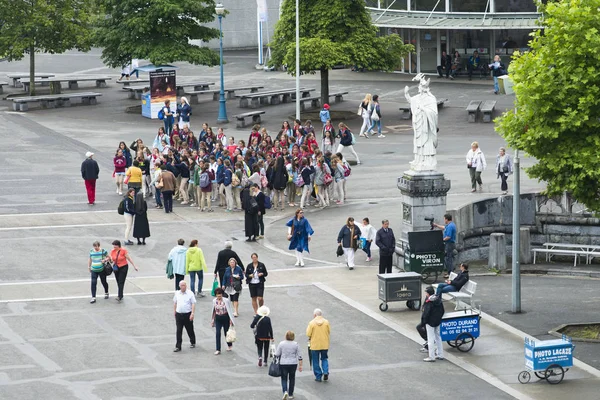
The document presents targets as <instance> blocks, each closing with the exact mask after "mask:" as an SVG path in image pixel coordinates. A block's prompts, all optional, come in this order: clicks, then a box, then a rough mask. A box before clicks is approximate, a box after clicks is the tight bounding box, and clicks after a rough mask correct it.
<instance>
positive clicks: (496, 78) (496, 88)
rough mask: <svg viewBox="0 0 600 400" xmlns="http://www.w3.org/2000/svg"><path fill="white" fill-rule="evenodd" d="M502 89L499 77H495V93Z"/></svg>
mask: <svg viewBox="0 0 600 400" xmlns="http://www.w3.org/2000/svg"><path fill="white" fill-rule="evenodd" d="M499 91H500V86H498V77H497V76H495V77H494V93H498V92H499Z"/></svg>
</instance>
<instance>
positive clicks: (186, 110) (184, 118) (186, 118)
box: [177, 97, 192, 129]
mask: <svg viewBox="0 0 600 400" xmlns="http://www.w3.org/2000/svg"><path fill="white" fill-rule="evenodd" d="M191 114H192V107H191V106H190V103H189V102H188V99H187V98H185V97H182V98H181V99H179V104H177V115H179V123H178V125H179V129H183V127H184V125H187V126H188V128H190V129H192V126H191V125H190V115H191Z"/></svg>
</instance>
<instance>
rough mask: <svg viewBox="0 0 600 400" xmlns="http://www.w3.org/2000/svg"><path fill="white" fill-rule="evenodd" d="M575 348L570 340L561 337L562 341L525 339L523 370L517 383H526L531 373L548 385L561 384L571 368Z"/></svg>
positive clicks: (564, 336)
mask: <svg viewBox="0 0 600 400" xmlns="http://www.w3.org/2000/svg"><path fill="white" fill-rule="evenodd" d="M574 350H575V346H574V345H573V343H571V338H570V337H568V336H566V335H563V336H562V339H553V340H538V341H536V340H534V339H530V338H527V337H526V338H525V368H527V370H525V371H521V372H520V373H519V382H521V383H528V382H529V381H530V380H531V373H530V372H529V371H533V373H534V374H535V376H537V377H538V379H545V380H546V381H547V382H548V383H552V384H557V383H560V382H562V380H563V378H564V377H565V372H567V371H568V370H569V368H572V367H573V351H574Z"/></svg>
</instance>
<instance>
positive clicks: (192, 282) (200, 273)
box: [190, 271, 204, 293]
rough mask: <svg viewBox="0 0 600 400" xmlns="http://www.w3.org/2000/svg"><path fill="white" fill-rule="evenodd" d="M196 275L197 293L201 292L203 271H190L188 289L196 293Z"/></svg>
mask: <svg viewBox="0 0 600 400" xmlns="http://www.w3.org/2000/svg"><path fill="white" fill-rule="evenodd" d="M196 275H198V293H200V292H202V284H203V283H204V271H190V289H191V290H192V293H196V291H195V290H194V289H195V288H196Z"/></svg>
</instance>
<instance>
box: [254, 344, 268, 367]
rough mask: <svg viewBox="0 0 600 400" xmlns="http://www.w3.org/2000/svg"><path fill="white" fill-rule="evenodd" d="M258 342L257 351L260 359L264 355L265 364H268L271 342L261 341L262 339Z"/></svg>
mask: <svg viewBox="0 0 600 400" xmlns="http://www.w3.org/2000/svg"><path fill="white" fill-rule="evenodd" d="M255 341H256V350H257V352H258V357H259V358H260V357H261V356H262V355H263V354H264V357H263V360H265V362H268V360H269V345H270V344H271V341H270V340H260V339H255Z"/></svg>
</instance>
